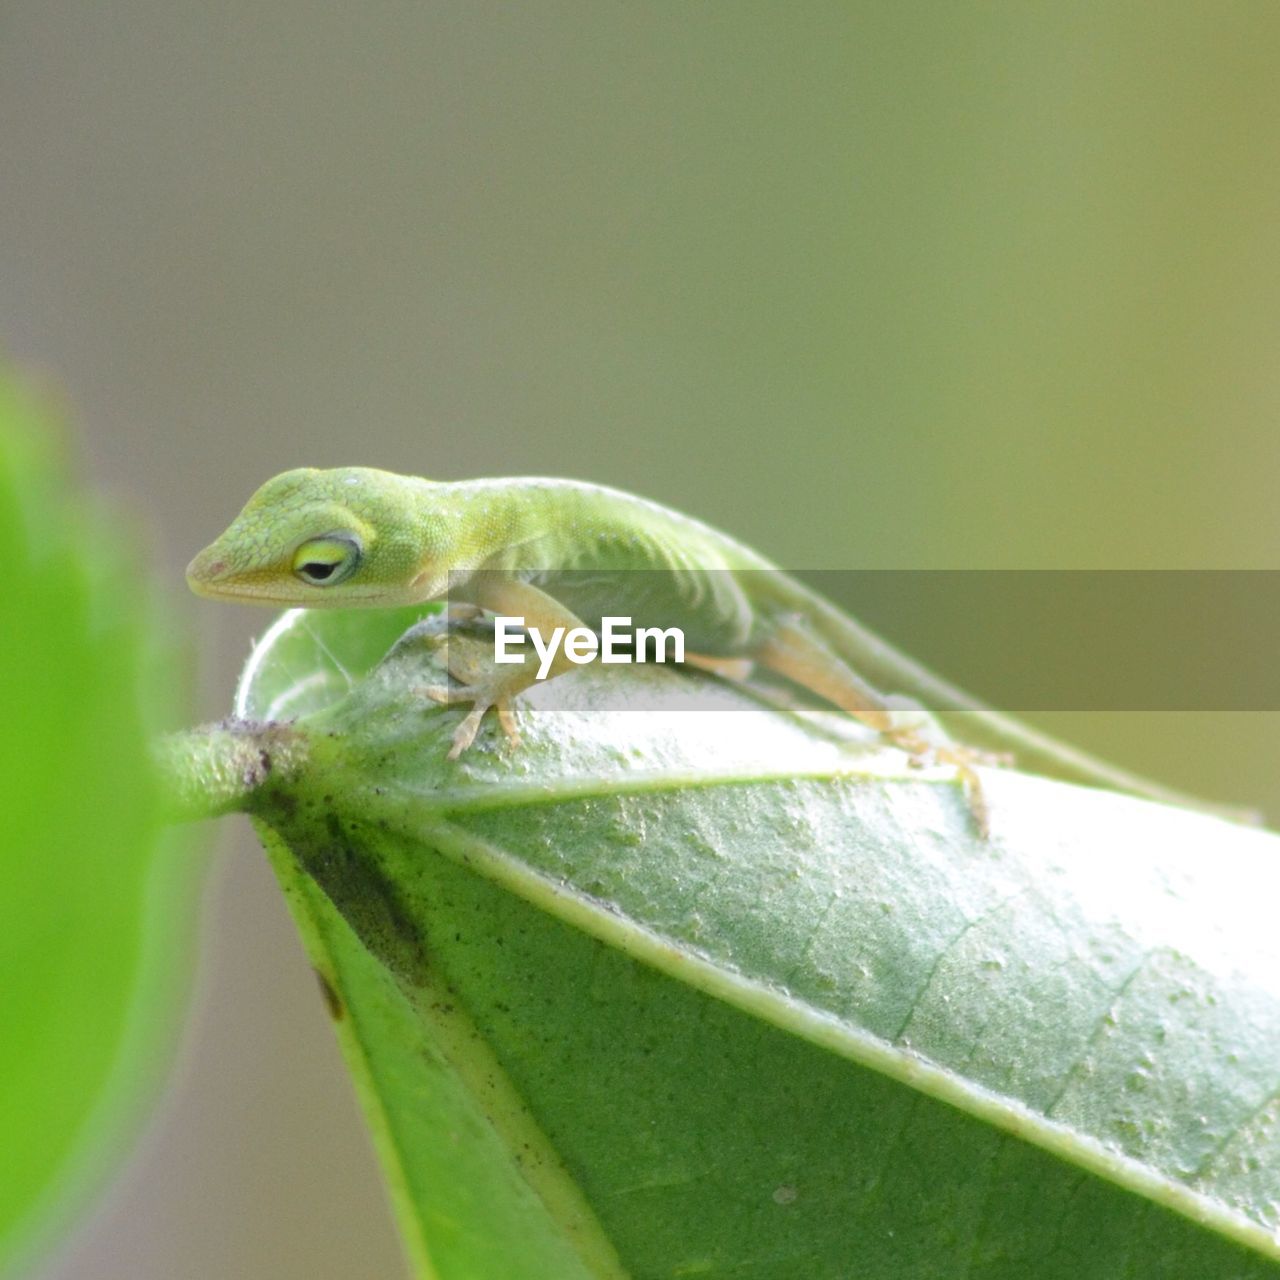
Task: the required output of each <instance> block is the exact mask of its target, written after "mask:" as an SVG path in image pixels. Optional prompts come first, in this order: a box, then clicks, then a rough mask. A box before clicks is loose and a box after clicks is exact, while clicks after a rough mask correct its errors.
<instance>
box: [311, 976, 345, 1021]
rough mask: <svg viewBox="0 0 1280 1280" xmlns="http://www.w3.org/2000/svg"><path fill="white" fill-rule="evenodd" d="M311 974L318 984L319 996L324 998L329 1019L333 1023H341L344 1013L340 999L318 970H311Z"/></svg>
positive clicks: (331, 984)
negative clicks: (314, 976)
mask: <svg viewBox="0 0 1280 1280" xmlns="http://www.w3.org/2000/svg"><path fill="white" fill-rule="evenodd" d="M312 973H314V974H315V975H316V981H317V982H319V983H320V994H321V995H322V996H323V997H324V1005H325V1008H326V1009H328V1010H329V1017H331V1018H332V1019H333V1020H334V1022H341V1021H342V1018H343V1015H344V1014H345V1013H346V1009H345V1007H344V1006H343V1003H342V997H341V996H340V995H339V994H338V993H337V991H336V990H334V986H333V983H332V982H330V981H329V979H328V978H326V977H325V975H324V974H323V973H321V972H320V970H319V969H313V970H312Z"/></svg>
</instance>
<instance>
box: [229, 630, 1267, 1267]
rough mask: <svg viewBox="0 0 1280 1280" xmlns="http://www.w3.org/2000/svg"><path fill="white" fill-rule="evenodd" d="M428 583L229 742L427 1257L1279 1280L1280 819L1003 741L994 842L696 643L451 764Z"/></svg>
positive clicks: (492, 738) (854, 739)
mask: <svg viewBox="0 0 1280 1280" xmlns="http://www.w3.org/2000/svg"><path fill="white" fill-rule="evenodd" d="M413 616H414V615H412V614H395V613H385V614H379V613H363V614H342V613H312V614H299V613H293V614H288V615H285V617H284V618H283V619H282V620H281V621H280V622H279V623H278V624H277V625H276V627H275V628H273V630H272V631H271V633H270V634H269V635H268V637H267V638H266V639H265V641H264V642H263V644H262V645H261V646H260V647H259V649H258V650H257V652H256V654H255V657H254V659H253V662H252V663H251V664H250V669H249V670H248V672H247V673H246V676H245V680H244V682H243V684H242V688H241V692H240V699H239V704H238V712H239V714H240V715H241V716H242V717H245V718H246V721H248V722H254V721H264V720H269V721H279V719H280V718H281V717H284V716H292V715H296V716H300V717H301V718H300V719H299V720H298V721H297V722H296V723H295V724H294V725H292V726H289V725H282V724H280V723H273V724H270V725H266V726H257V727H255V725H254V724H253V723H245V724H244V725H242V726H241V727H240V728H239V730H237V731H236V732H234V733H233V734H232V737H234V738H235V740H236V741H237V742H238V743H239V744H240V749H241V750H247V751H249V752H251V757H250V758H252V760H254V761H255V762H256V764H255V766H254V768H252V769H248V770H245V771H243V773H242V776H243V781H244V788H245V796H244V798H243V803H244V804H245V806H246V807H249V808H251V809H252V810H253V811H254V812H255V814H256V820H257V822H258V825H259V828H260V830H261V832H262V834H263V837H264V840H265V842H266V844H267V848H268V850H269V852H270V856H271V859H272V861H273V863H274V865H275V868H276V871H277V873H278V875H279V877H280V881H281V883H282V885H283V887H284V890H285V892H286V894H287V896H288V898H289V901H290V903H291V906H292V909H293V912H294V915H295V918H296V920H297V922H298V926H299V928H300V930H301V932H302V936H303V939H304V941H305V943H306V945H307V947H308V950H309V952H310V954H311V957H312V961H313V963H314V964H315V967H316V968H317V970H318V972H319V973H320V974H321V979H322V984H323V986H324V989H325V991H326V993H327V995H328V998H329V1001H330V1006H331V1009H332V1011H333V1012H334V1014H335V1017H336V1019H337V1029H338V1032H339V1035H340V1037H341V1039H342V1042H343V1045H344V1048H345V1051H346V1053H347V1055H348V1059H349V1061H350V1063H351V1066H352V1069H353V1071H354V1074H355V1077H356V1081H357V1084H358V1087H359V1089H360V1092H361V1095H362V1098H363V1101H364V1104H365V1107H366V1109H367V1112H368V1115H369V1119H370V1122H371V1124H372V1126H373V1130H374V1133H375V1136H376V1140H377V1142H378V1145H379V1148H380V1150H381V1154H382V1157H383V1160H384V1161H385V1165H386V1169H387V1173H388V1177H389V1179H390V1182H391V1186H392V1189H393V1194H394V1197H395V1200H396V1204H397V1208H398V1211H399V1215H400V1220H401V1223H402V1226H403V1229H404V1233H405V1237H406V1240H407V1241H408V1247H409V1251H410V1253H411V1255H412V1257H413V1259H414V1260H415V1263H416V1265H417V1268H418V1273H419V1274H421V1275H423V1276H428V1275H430V1276H439V1277H444V1278H446V1280H448V1278H452V1277H467V1278H468V1280H476V1278H483V1277H495V1278H498V1277H501V1278H502V1280H510V1278H511V1277H516V1278H519V1277H528V1278H530V1280H537V1278H541V1277H546V1278H547V1280H565V1278H567V1277H574V1276H615V1275H630V1276H634V1277H693V1276H710V1277H730V1276H732V1277H734V1278H735V1280H738V1278H753V1280H789V1278H791V1277H794V1278H796V1280H820V1278H824V1277H831V1278H835V1277H859V1278H860V1280H869V1278H874V1277H886V1278H888V1277H892V1278H893V1280H902V1278H903V1277H926V1276H927V1277H951V1276H956V1277H960V1276H964V1277H982V1278H983V1280H997V1278H1001V1280H1002V1278H1005V1277H1008V1278H1009V1280H1012V1278H1014V1277H1019V1278H1023V1277H1046V1278H1047V1277H1063V1280H1066V1278H1068V1277H1070V1280H1078V1278H1079V1277H1089V1278H1090V1280H1106V1278H1108V1277H1116V1278H1119V1277H1143V1278H1144V1280H1145V1278H1148V1277H1186V1280H1210V1278H1214V1277H1223V1278H1226V1277H1232V1278H1233V1280H1241V1278H1243V1277H1253V1276H1275V1275H1280V1239H1278V1236H1277V1228H1278V1227H1280V1149H1278V1146H1277V1143H1278V1139H1277V1133H1278V1132H1280V1129H1278V1127H1277V1119H1278V1118H1280V1114H1278V1113H1280V1101H1278V1100H1277V1089H1278V1086H1280V998H1278V996H1280V991H1278V989H1277V988H1278V984H1280V964H1278V963H1277V962H1278V960H1280V955H1278V954H1277V952H1278V947H1277V931H1276V929H1275V904H1276V902H1277V901H1280V857H1278V856H1277V854H1278V853H1280V844H1277V841H1276V839H1275V838H1274V837H1273V836H1271V835H1269V834H1266V833H1262V832H1258V831H1254V830H1248V829H1245V828H1241V827H1236V826H1232V825H1229V824H1227V823H1225V822H1223V821H1220V820H1218V819H1214V818H1210V817H1205V816H1202V815H1199V814H1193V813H1189V812H1183V811H1179V810H1175V809H1169V808H1164V807H1161V806H1158V805H1154V804H1151V803H1147V802H1144V801H1140V800H1136V799H1132V798H1129V797H1125V796H1120V795H1115V794H1110V793H1104V792H1099V791H1091V790H1087V789H1083V788H1078V787H1072V786H1067V785H1064V784H1060V783H1056V782H1051V781H1047V780H1044V779H1039V778H1034V777H1029V776H1025V775H1021V774H1017V773H1014V772H1011V771H992V772H990V773H988V774H987V775H986V784H985V785H986V789H987V795H988V799H989V802H990V806H991V813H992V833H991V837H990V839H989V840H986V841H984V840H983V839H981V838H980V836H978V835H977V834H976V833H975V830H974V823H973V821H972V815H971V814H970V813H969V811H968V808H967V805H966V802H965V798H964V795H963V792H962V790H961V788H960V787H959V785H958V784H957V782H956V780H955V778H954V777H953V776H952V775H951V774H949V773H948V772H947V771H946V770H932V771H923V772H922V771H912V770H910V769H908V768H905V767H904V763H905V762H904V760H903V758H902V757H901V756H900V755H899V754H898V753H896V752H893V751H890V750H885V749H883V748H881V747H880V746H878V744H876V743H875V742H874V741H870V740H868V738H867V736H866V735H865V733H864V732H863V731H862V730H861V729H860V728H859V727H858V726H856V725H854V724H852V723H850V722H845V721H844V720H843V719H841V718H840V717H828V716H824V715H816V714H811V715H808V716H804V715H800V714H790V713H786V712H783V711H779V710H777V709H776V708H775V709H768V708H764V707H762V706H760V705H759V704H758V703H756V702H754V701H753V700H752V699H751V697H750V696H749V695H748V694H747V693H745V692H743V691H741V690H739V689H735V688H731V687H729V686H728V685H725V684H722V683H719V682H716V681H714V680H711V679H710V678H707V679H697V678H695V677H693V676H682V675H677V674H675V673H672V672H670V671H662V670H658V669H655V668H648V669H644V670H642V669H630V668H627V669H623V670H622V673H621V674H619V673H618V669H616V668H615V669H606V670H598V669H597V670H589V669H583V670H581V671H579V672H576V673H574V674H573V675H572V676H569V677H565V678H562V679H560V680H557V681H553V682H551V683H550V684H548V685H546V686H543V687H540V688H538V689H537V690H535V691H534V692H533V693H532V695H531V696H529V697H527V698H526V699H525V700H524V701H523V704H522V706H521V707H520V722H521V728H522V733H523V735H524V742H523V745H522V746H521V748H520V749H519V751H518V752H516V753H514V754H512V753H510V752H509V751H507V750H506V749H505V748H503V747H502V746H501V744H500V742H499V735H498V734H497V732H496V730H495V729H493V728H490V727H486V728H485V730H484V731H483V732H482V735H481V739H480V741H479V743H478V744H477V747H476V748H475V749H473V751H471V752H469V753H467V754H466V755H464V756H463V758H462V759H461V760H460V761H458V762H457V763H449V762H448V761H446V760H445V759H444V752H445V749H446V747H447V744H448V738H449V734H450V732H451V730H452V727H453V725H454V724H455V723H456V721H457V717H458V715H459V714H460V713H459V712H458V711H456V710H445V709H441V708H439V707H436V706H435V705H434V704H432V703H430V702H429V701H427V700H425V699H423V698H422V697H420V696H418V695H416V694H415V693H413V692H412V691H413V690H414V689H415V688H419V687H420V686H422V685H424V684H427V683H431V682H432V681H433V680H436V679H438V675H437V674H436V672H435V671H434V668H433V666H432V663H433V661H434V655H433V652H432V650H431V647H430V645H429V644H426V643H425V642H414V641H406V642H405V643H402V644H401V645H399V646H398V647H397V648H396V649H395V650H394V651H393V652H392V653H391V654H390V656H389V657H388V658H387V660H386V661H385V662H383V663H382V664H381V665H380V666H377V667H376V668H375V667H374V664H375V662H376V661H377V659H378V657H379V656H380V655H381V654H382V653H383V651H385V650H386V649H387V648H388V646H389V645H390V644H391V642H392V641H393V640H394V639H395V637H396V635H397V634H398V633H399V631H400V630H401V629H402V628H403V627H404V626H405V625H407V623H408V622H409V621H411V620H412V618H413ZM370 668H374V669H373V672H372V674H371V675H370V676H369V677H368V678H367V679H362V677H363V676H364V674H365V673H366V672H367V671H369V670H370ZM691 696H696V698H697V700H698V705H699V708H700V709H699V710H696V711H691V710H680V709H678V704H679V702H680V701H681V699H687V698H689V697H691ZM620 700H621V701H620ZM658 704H662V705H664V706H666V707H667V709H666V710H654V709H648V710H646V709H645V708H646V707H648V708H653V707H654V706H655V705H658Z"/></svg>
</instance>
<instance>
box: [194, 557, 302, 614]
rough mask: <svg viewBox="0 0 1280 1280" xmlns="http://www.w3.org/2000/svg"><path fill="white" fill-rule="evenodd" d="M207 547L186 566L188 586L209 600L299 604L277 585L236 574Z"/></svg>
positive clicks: (249, 575) (262, 579)
mask: <svg viewBox="0 0 1280 1280" xmlns="http://www.w3.org/2000/svg"><path fill="white" fill-rule="evenodd" d="M212 553H213V548H212V547H207V548H206V549H205V550H204V551H202V552H200V554H199V555H198V556H196V558H195V559H194V560H192V562H191V563H190V564H189V565H188V566H187V585H188V586H189V587H190V588H191V590H192V591H194V592H195V593H196V595H198V596H203V597H204V598H205V599H207V600H252V601H255V602H257V601H261V603H263V604H296V603H297V600H296V599H295V598H293V597H290V596H287V595H285V594H284V593H282V592H281V591H280V590H279V587H278V585H277V584H275V583H274V582H272V581H268V580H266V579H265V575H264V577H263V578H258V579H257V580H255V577H256V575H251V574H244V573H237V572H236V571H235V570H234V569H232V568H231V567H230V566H229V565H228V564H227V561H226V560H225V559H224V558H222V557H220V556H217V555H214V554H212Z"/></svg>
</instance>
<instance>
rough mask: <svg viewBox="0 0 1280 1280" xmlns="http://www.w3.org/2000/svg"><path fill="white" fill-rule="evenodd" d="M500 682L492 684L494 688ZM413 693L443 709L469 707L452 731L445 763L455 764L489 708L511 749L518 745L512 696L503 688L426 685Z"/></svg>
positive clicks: (517, 731)
mask: <svg viewBox="0 0 1280 1280" xmlns="http://www.w3.org/2000/svg"><path fill="white" fill-rule="evenodd" d="M501 683H502V682H500V681H495V682H494V684H495V685H501ZM414 692H415V693H418V694H421V695H422V696H424V697H427V698H430V699H431V700H432V701H433V702H441V703H444V704H445V705H446V706H454V705H456V704H458V703H463V702H469V703H471V710H470V711H468V712H467V714H466V715H465V716H464V717H463V718H462V720H461V722H460V723H459V724H458V727H457V728H456V729H455V730H454V731H453V745H452V746H451V747H450V748H449V752H448V755H447V756H446V759H449V760H456V759H457V758H458V757H459V756H460V755H461V754H462V753H463V752H464V751H465V750H466V749H467V748H468V747H469V746H470V745H471V744H472V743H473V742H474V741H475V740H476V734H477V733H478V732H479V731H480V722H481V721H482V720H483V719H484V713H485V712H486V711H488V710H489V708H490V707H492V708H493V710H494V711H496V712H497V713H498V723H499V724H500V725H501V726H502V731H503V733H505V734H506V735H507V742H508V744H509V745H510V746H512V747H517V746H519V745H520V730H519V729H518V728H517V727H516V718H515V712H514V709H513V707H512V701H511V695H510V694H509V693H508V692H506V691H505V690H504V689H502V688H495V687H493V685H489V686H486V685H483V684H471V685H466V684H463V685H450V686H446V685H426V686H422V687H419V688H417V689H415V690H414Z"/></svg>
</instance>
